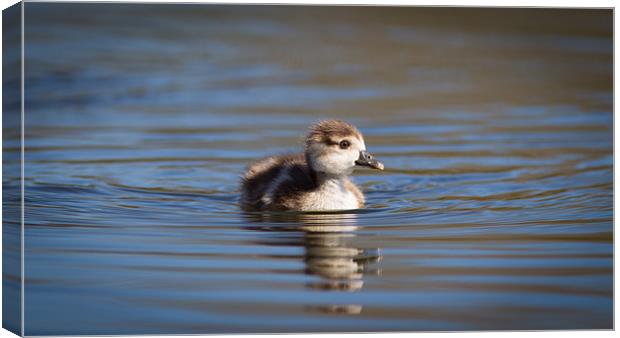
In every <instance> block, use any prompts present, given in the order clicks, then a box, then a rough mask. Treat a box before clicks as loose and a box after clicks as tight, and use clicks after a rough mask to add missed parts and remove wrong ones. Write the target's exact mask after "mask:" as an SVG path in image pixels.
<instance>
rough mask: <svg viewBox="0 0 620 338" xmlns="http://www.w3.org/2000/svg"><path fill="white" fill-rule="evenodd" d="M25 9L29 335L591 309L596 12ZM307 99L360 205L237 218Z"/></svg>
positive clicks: (603, 291) (606, 202)
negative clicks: (248, 171)
mask: <svg viewBox="0 0 620 338" xmlns="http://www.w3.org/2000/svg"><path fill="white" fill-rule="evenodd" d="M25 13H26V16H25V33H26V46H25V49H26V60H25V70H26V73H25V81H26V85H25V86H26V91H25V97H26V102H25V105H26V121H25V126H26V127H25V129H26V139H25V146H26V153H25V173H26V176H25V191H26V195H25V244H26V247H25V261H24V264H25V294H26V296H25V302H24V320H25V334H26V335H42V334H47V335H70V334H139V333H145V334H146V333H169V334H186V333H231V332H321V331H394V330H396V331H416V330H532V329H535V330H542V329H610V328H612V313H613V311H612V305H613V298H612V295H613V277H612V267H613V256H612V253H613V247H612V237H613V202H612V200H613V190H612V187H613V154H612V150H613V145H612V141H613V130H612V122H613V113H612V111H613V110H612V109H613V97H612V55H613V54H612V28H611V27H612V14H611V11H610V10H598V11H597V10H548V9H547V10H534V9H505V10H502V9H493V10H488V9H455V8H443V9H433V8H424V9H421V8H391V9H390V8H379V9H378V8H356V7H271V6H260V7H251V6H211V5H209V6H207V5H121V4H59V3H56V4H46V3H26V6H25ZM498 18H501V20H500V19H498ZM327 117H333V118H342V119H345V120H347V121H349V122H351V123H353V124H355V125H357V126H358V127H359V128H360V130H362V132H363V133H364V134H365V136H366V144H367V146H368V149H369V150H370V151H372V152H373V154H375V155H376V156H377V157H378V158H379V159H381V160H382V162H383V163H384V164H385V166H386V170H385V172H375V171H366V170H361V171H358V172H356V173H355V176H354V178H353V179H354V180H355V182H356V183H358V184H359V185H360V186H361V187H362V189H363V190H364V192H365V194H366V199H367V208H366V209H364V210H360V211H354V212H348V213H337V214H328V215H321V214H318V215H273V214H243V213H242V212H241V211H240V209H239V205H238V195H239V191H238V186H239V177H240V175H241V174H242V173H243V171H244V169H245V167H246V166H247V165H248V164H249V163H251V162H252V161H253V160H255V159H258V158H260V157H262V156H267V155H271V154H274V153H280V152H286V151H300V150H301V148H302V140H303V134H304V133H305V131H306V130H307V126H308V125H309V124H310V123H312V122H314V121H316V120H318V119H319V118H327ZM5 124H6V123H5ZM19 149H20V147H19V135H18V134H16V133H8V134H7V133H6V132H5V139H4V154H5V156H8V155H17V154H19ZM5 166H6V167H7V173H8V172H10V170H11V169H14V168H16V167H15V164H14V163H5ZM3 184H4V189H5V191H6V192H7V194H9V195H8V197H9V198H8V199H7V198H6V197H5V205H7V206H11V203H13V205H15V203H17V202H18V201H19V191H18V190H16V189H17V187H18V185H17V184H18V178H17V177H14V176H11V175H8V174H5V175H4V176H3ZM16 225H17V224H16V223H9V222H7V221H5V226H4V233H5V235H6V234H9V235H10V234H14V233H15V231H16ZM9 277H13V278H15V281H14V283H17V281H18V276H9ZM5 278H6V276H5Z"/></svg>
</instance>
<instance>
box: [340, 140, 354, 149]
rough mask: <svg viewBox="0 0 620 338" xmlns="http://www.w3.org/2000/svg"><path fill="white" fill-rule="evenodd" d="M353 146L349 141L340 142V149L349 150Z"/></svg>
mask: <svg viewBox="0 0 620 338" xmlns="http://www.w3.org/2000/svg"><path fill="white" fill-rule="evenodd" d="M350 145H351V142H349V141H347V140H342V141H340V149H347V148H349V146H350Z"/></svg>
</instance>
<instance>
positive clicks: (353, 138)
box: [306, 120, 383, 176]
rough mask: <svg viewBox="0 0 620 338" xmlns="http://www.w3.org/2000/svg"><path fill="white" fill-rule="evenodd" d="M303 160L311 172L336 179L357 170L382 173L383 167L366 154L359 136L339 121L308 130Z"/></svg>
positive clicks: (320, 124)
mask: <svg viewBox="0 0 620 338" xmlns="http://www.w3.org/2000/svg"><path fill="white" fill-rule="evenodd" d="M306 160H307V161H308V164H309V165H310V167H311V168H312V169H313V170H314V171H316V172H321V173H325V174H328V175H335V176H341V175H349V174H351V173H352V172H353V169H354V168H355V167H356V166H358V167H359V166H364V167H369V168H373V169H379V170H383V164H382V163H381V162H379V161H377V160H376V159H375V158H374V157H373V156H372V155H370V153H368V152H367V151H366V144H365V143H364V137H363V136H362V133H360V131H359V130H357V128H355V127H354V126H352V125H350V124H348V123H346V122H343V121H340V120H324V121H320V122H318V123H317V124H315V125H313V126H312V127H310V133H308V136H307V137H306Z"/></svg>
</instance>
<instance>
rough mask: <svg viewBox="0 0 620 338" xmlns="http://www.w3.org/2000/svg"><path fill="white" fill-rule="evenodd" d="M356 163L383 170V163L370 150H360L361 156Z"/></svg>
mask: <svg viewBox="0 0 620 338" xmlns="http://www.w3.org/2000/svg"><path fill="white" fill-rule="evenodd" d="M355 164H357V165H359V166H363V167H371V168H373V169H379V170H383V168H384V167H383V163H381V162H379V161H377V160H376V159H375V158H374V157H373V156H372V155H370V153H369V152H367V151H366V150H362V151H360V157H359V158H358V159H357V161H355Z"/></svg>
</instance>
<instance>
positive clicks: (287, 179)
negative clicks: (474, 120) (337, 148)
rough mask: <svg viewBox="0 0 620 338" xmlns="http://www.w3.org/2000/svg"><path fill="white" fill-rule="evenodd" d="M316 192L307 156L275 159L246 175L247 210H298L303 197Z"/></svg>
mask: <svg viewBox="0 0 620 338" xmlns="http://www.w3.org/2000/svg"><path fill="white" fill-rule="evenodd" d="M314 188H316V182H315V179H313V177H312V174H311V172H310V170H309V168H308V165H307V163H306V159H305V157H304V155H303V154H294V155H292V154H291V155H281V156H271V157H267V158H264V159H262V160H259V161H257V162H255V163H253V164H252V165H251V166H250V167H249V168H248V170H247V172H246V173H245V174H244V175H243V179H242V184H241V207H242V208H243V209H245V210H249V211H251V210H266V209H268V210H286V209H297V207H298V206H297V204H298V203H299V196H300V195H301V194H303V192H305V191H309V190H312V189H314Z"/></svg>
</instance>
